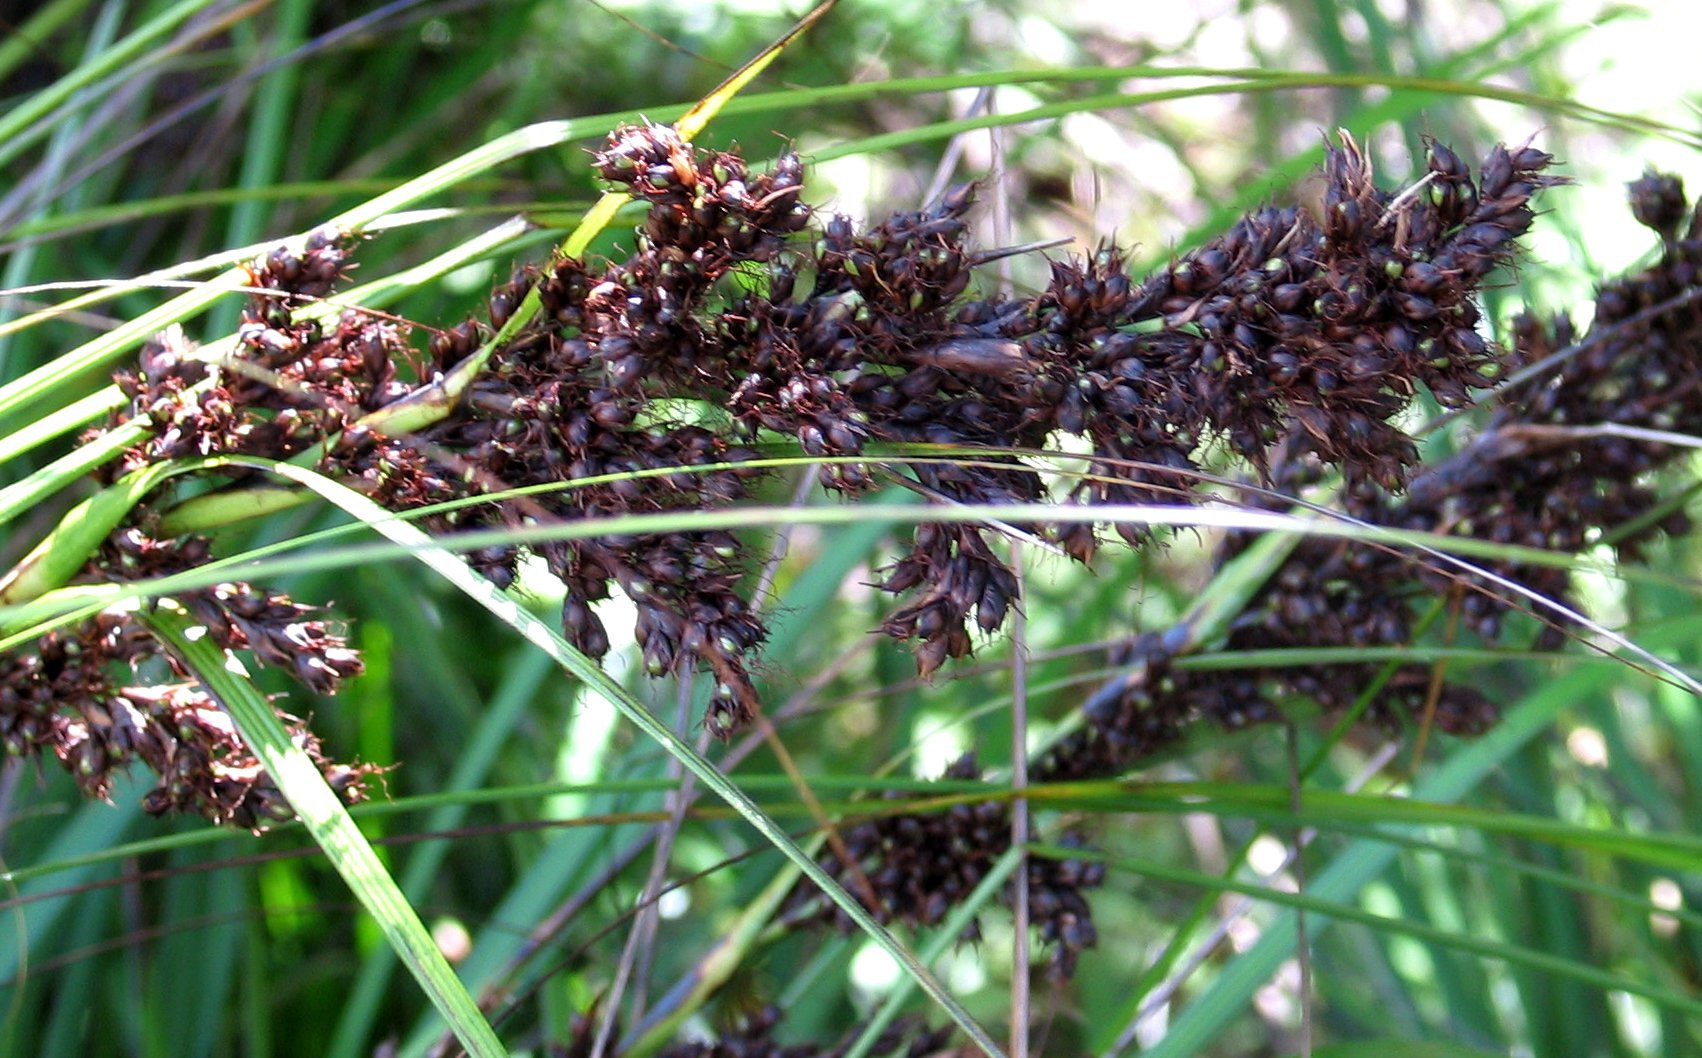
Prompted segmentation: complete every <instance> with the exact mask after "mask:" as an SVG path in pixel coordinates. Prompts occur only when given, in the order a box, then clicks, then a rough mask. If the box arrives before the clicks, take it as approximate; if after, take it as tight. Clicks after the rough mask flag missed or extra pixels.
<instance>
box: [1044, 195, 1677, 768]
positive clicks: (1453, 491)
mask: <svg viewBox="0 0 1702 1058" xmlns="http://www.w3.org/2000/svg"><path fill="white" fill-rule="evenodd" d="M1631 207H1632V213H1633V214H1634V215H1635V216H1636V217H1637V218H1638V220H1640V221H1642V222H1643V223H1644V224H1645V225H1647V226H1648V227H1650V228H1652V229H1653V230H1654V231H1655V232H1656V233H1657V234H1659V235H1660V237H1661V241H1662V247H1661V255H1660V258H1659V259H1658V260H1657V261H1655V262H1654V263H1653V264H1652V265H1650V266H1649V267H1647V268H1645V269H1643V270H1641V271H1639V272H1636V273H1634V274H1632V275H1628V276H1625V277H1622V278H1619V279H1615V280H1611V281H1609V282H1606V283H1604V284H1603V285H1602V286H1601V287H1600V288H1599V290H1598V293H1597V298H1596V311H1595V316H1594V320H1593V322H1592V324H1591V327H1590V329H1589V331H1588V332H1587V333H1586V334H1584V335H1583V336H1581V337H1580V336H1578V335H1577V334H1576V333H1575V331H1574V329H1573V327H1572V325H1571V323H1570V321H1569V320H1568V319H1567V318H1566V317H1565V316H1558V317H1556V318H1554V319H1553V320H1552V321H1549V322H1546V323H1545V322H1541V321H1539V320H1537V319H1535V318H1533V317H1529V316H1526V317H1521V318H1520V319H1519V320H1518V321H1517V322H1516V324H1515V326H1514V329H1513V330H1514V338H1515V342H1516V345H1515V349H1514V351H1513V354H1512V356H1513V358H1514V360H1515V361H1516V362H1517V363H1521V364H1525V365H1529V370H1530V372H1531V374H1530V378H1529V380H1528V381H1521V382H1519V383H1518V384H1513V385H1509V386H1508V387H1507V388H1506V390H1505V392H1504V393H1502V394H1499V395H1498V396H1499V400H1498V401H1497V404H1496V407H1495V409H1494V411H1493V412H1492V413H1491V415H1490V416H1489V418H1488V420H1487V421H1486V423H1485V424H1484V427H1483V429H1482V431H1481V432H1480V433H1478V434H1477V435H1476V436H1475V437H1474V438H1473V439H1472V440H1471V442H1470V443H1468V444H1467V445H1465V446H1464V447H1463V448H1462V449H1461V450H1460V451H1458V452H1456V453H1455V454H1453V455H1452V456H1450V457H1448V458H1447V459H1445V460H1443V461H1441V462H1439V463H1437V464H1435V465H1434V466H1429V467H1425V468H1424V469H1423V470H1422V471H1421V472H1420V473H1418V474H1417V475H1416V476H1414V477H1413V479H1412V481H1411V483H1410V486H1409V487H1408V488H1407V490H1406V491H1405V492H1404V493H1394V492H1391V491H1388V490H1385V489H1381V488H1378V487H1375V486H1373V485H1370V484H1368V483H1360V484H1359V485H1357V486H1355V487H1350V488H1348V489H1346V490H1345V492H1344V493H1343V496H1342V507H1343V509H1344V510H1345V511H1346V512H1347V513H1349V514H1351V515H1353V516H1354V517H1357V518H1360V519H1362V520H1365V521H1368V522H1371V523H1373V524H1377V525H1384V526H1389V527H1394V528H1401V529H1411V530H1420V531H1427V532H1451V533H1457V534H1461V535H1470V536H1475V537H1479V538H1482V539H1488V540H1492V541H1495V542H1497V543H1505V544H1519V545H1524V546H1528V547H1534V548H1541V549H1546V550H1549V551H1554V552H1558V553H1562V554H1566V553H1575V552H1578V551H1580V550H1582V549H1584V548H1586V547H1588V546H1591V545H1592V544H1596V543H1610V544H1611V545H1612V546H1613V548H1614V550H1615V552H1616V553H1617V554H1618V555H1619V556H1620V557H1622V558H1625V559H1635V558H1636V557H1638V556H1639V555H1640V554H1641V551H1642V548H1643V547H1644V546H1645V545H1646V544H1647V543H1648V542H1649V541H1650V540H1652V539H1653V538H1654V537H1655V536H1656V535H1657V534H1659V533H1661V532H1663V531H1664V532H1666V533H1669V534H1677V533H1683V532H1687V531H1688V530H1689V529H1690V522H1689V520H1688V519H1687V518H1686V517H1685V515H1684V514H1683V512H1682V511H1681V510H1675V511H1668V512H1665V513H1663V512H1662V510H1661V508H1660V504H1661V498H1660V496H1659V494H1658V492H1657V491H1656V486H1655V482H1654V481H1653V480H1652V479H1651V474H1653V473H1654V472H1656V471H1658V470H1660V469H1662V468H1663V467H1665V466H1668V465H1670V464H1671V463H1672V462H1673V461H1674V460H1675V459H1678V458H1681V457H1682V456H1683V455H1684V454H1685V452H1686V449H1685V448H1684V447H1683V445H1682V444H1675V443H1672V442H1671V440H1663V439H1662V437H1661V436H1660V434H1661V433H1662V432H1665V433H1667V434H1669V435H1694V434H1696V433H1697V432H1699V431H1702V392H1699V391H1698V387H1697V386H1696V384H1694V383H1693V382H1690V381H1686V380H1690V379H1694V378H1695V377H1697V375H1698V373H1699V371H1702V286H1699V284H1698V278H1699V276H1702V214H1698V212H1696V211H1695V210H1693V209H1692V208H1691V207H1690V206H1689V205H1688V203H1687V201H1686V198H1685V196H1684V192H1683V188H1682V187H1681V185H1680V184H1679V182H1678V181H1677V180H1676V179H1675V178H1672V177H1667V176H1661V175H1657V174H1650V175H1649V176H1646V177H1645V178H1643V179H1642V180H1639V181H1637V182H1636V183H1634V184H1633V185H1632V186H1631ZM1544 365H1547V366H1546V369H1545V368H1544ZM1639 431H1641V432H1639ZM1291 441H1292V443H1291V444H1290V445H1288V446H1285V448H1284V449H1283V451H1282V458H1281V460H1280V461H1279V462H1278V465H1277V466H1276V467H1275V468H1274V472H1275V476H1276V477H1277V478H1278V484H1279V486H1280V489H1279V491H1283V492H1287V493H1289V494H1294V492H1295V491H1296V490H1298V488H1299V487H1300V486H1301V485H1303V484H1306V483H1308V482H1310V481H1315V480H1317V478H1318V477H1319V463H1318V460H1317V458H1316V455H1315V451H1314V449H1313V443H1314V441H1315V439H1314V438H1312V437H1310V436H1304V437H1302V436H1296V437H1294V438H1291ZM1271 502H1275V501H1271ZM1479 568H1480V569H1481V570H1483V571H1484V572H1483V573H1474V572H1469V571H1465V570H1462V569H1461V568H1460V567H1458V566H1452V565H1443V564H1439V563H1435V562H1420V561H1415V559H1414V557H1413V556H1412V555H1410V554H1403V553H1400V552H1397V551H1394V550H1391V549H1386V548H1378V547H1374V546H1370V545H1366V544H1363V543H1356V542H1350V541H1344V540H1330V539H1323V538H1316V539H1310V540H1306V541H1303V542H1302V543H1301V544H1300V545H1299V546H1298V547H1297V549H1296V550H1295V552H1294V553H1293V555H1292V557H1291V558H1290V559H1289V560H1288V561H1287V562H1286V563H1285V564H1284V566H1283V567H1282V568H1281V569H1280V570H1279V571H1278V572H1277V574H1276V575H1275V576H1274V577H1272V578H1271V580H1270V581H1269V582H1268V583H1267V585H1266V586H1265V588H1264V590H1263V591H1262V592H1261V593H1260V595H1259V596H1258V597H1257V598H1256V599H1255V600H1254V601H1253V603H1252V604H1251V605H1249V606H1248V607H1247V608H1246V610H1245V611H1244V612H1243V613H1242V614H1241V615H1240V616H1239V617H1238V619H1237V620H1236V622H1235V624H1234V628H1233V630H1232V631H1231V633H1230V635H1229V637H1228V640H1227V642H1226V643H1225V644H1224V647H1225V649H1228V650H1231V651H1234V650H1248V651H1251V650H1263V649H1271V648H1284V647H1316V646H1398V645H1402V644H1405V643H1409V642H1411V641H1412V639H1413V637H1414V634H1415V625H1416V619H1417V615H1418V613H1419V607H1420V606H1428V605H1431V604H1432V602H1433V600H1435V599H1437V598H1443V599H1449V600H1453V601H1454V602H1453V605H1455V606H1457V610H1458V615H1459V624H1460V626H1461V627H1462V628H1463V629H1464V630H1465V631H1468V632H1470V633H1472V634H1475V635H1476V636H1477V637H1478V638H1479V639H1481V640H1482V641H1484V642H1486V643H1494V642H1496V641H1497V640H1499V639H1501V638H1502V637H1503V618H1504V617H1505V615H1506V614H1507V613H1508V612H1509V611H1515V610H1517V611H1524V612H1529V613H1531V614H1533V615H1534V616H1535V617H1537V618H1539V619H1540V620H1542V621H1543V622H1544V623H1545V625H1544V630H1543V632H1542V633H1541V638H1542V639H1543V640H1544V641H1545V642H1553V641H1554V640H1555V639H1556V638H1557V637H1558V636H1559V635H1561V634H1563V633H1564V631H1565V630H1566V628H1565V621H1564V620H1562V619H1560V618H1559V617H1558V616H1557V615H1556V614H1555V613H1554V612H1552V611H1550V610H1547V609H1546V608H1544V607H1543V606H1542V605H1540V604H1539V603H1536V602H1533V601H1531V600H1530V599H1529V598H1527V597H1525V596H1523V595H1518V594H1513V593H1510V592H1509V591H1508V590H1507V589H1506V588H1505V586H1504V585H1505V583H1506V582H1508V581H1511V582H1513V583H1516V584H1518V585H1520V586H1522V587H1523V588H1525V589H1528V590H1531V591H1533V592H1534V593H1535V594H1536V595H1537V596H1539V597H1540V598H1543V599H1550V600H1555V601H1560V602H1564V601H1566V600H1567V599H1568V598H1569V596H1570V590H1569V588H1570V585H1569V582H1568V578H1567V575H1566V572H1565V571H1564V570H1561V569H1555V568H1552V567H1547V566H1535V565H1528V564H1520V563H1517V562H1511V561H1502V560H1495V561H1490V562H1485V563H1479ZM1116 660H1118V661H1119V662H1122V663H1127V664H1130V665H1131V666H1132V669H1131V671H1132V675H1130V676H1128V677H1125V678H1123V679H1120V680H1118V681H1115V682H1113V683H1111V684H1108V685H1106V687H1104V688H1102V689H1101V690H1100V692H1099V693H1097V694H1095V695H1094V696H1093V697H1092V698H1091V699H1090V701H1089V703H1088V707H1087V711H1086V712H1087V719H1088V721H1089V722H1088V724H1087V725H1086V726H1085V727H1084V729H1083V730H1082V731H1081V732H1079V733H1078V734H1076V735H1074V736H1072V737H1071V738H1070V739H1069V740H1067V741H1066V742H1065V743H1064V744H1062V745H1060V746H1058V747H1056V748H1055V749H1054V750H1053V751H1052V752H1051V753H1050V754H1049V755H1048V756H1047V758H1046V759H1045V760H1044V761H1043V762H1041V764H1040V766H1039V769H1038V770H1039V772H1040V774H1042V775H1044V776H1045V777H1048V778H1055V779H1067V778H1078V777H1084V776H1089V775H1106V774H1114V773H1116V772H1119V771H1122V770H1125V769H1127V768H1128V767H1130V766H1132V765H1134V764H1136V763H1138V762H1139V761H1140V760H1141V759H1142V758H1143V757H1145V756H1146V755H1147V754H1148V753H1150V752H1151V751H1152V750H1153V749H1155V748H1157V747H1159V746H1161V745H1164V744H1166V743H1168V742H1171V741H1173V740H1174V739H1175V738H1176V737H1177V736H1178V735H1179V734H1180V733H1181V731H1182V730H1183V729H1184V728H1185V727H1186V726H1187V725H1188V724H1190V723H1192V722H1195V721H1197V720H1200V719H1208V720H1211V721H1213V722H1216V723H1218V724H1221V725H1223V726H1226V727H1230V728H1236V727H1241V726H1244V725H1246V724H1247V723H1250V722H1258V721H1262V720H1271V719H1276V718H1277V717H1279V716H1280V715H1281V714H1280V713H1279V711H1278V710H1277V708H1276V707H1275V705H1274V704H1273V699H1274V698H1275V696H1276V695H1277V694H1278V693H1281V694H1290V695H1296V694H1297V695H1302V696H1305V697H1307V698H1310V699H1312V700H1314V701H1316V702H1318V703H1320V704H1321V705H1323V706H1324V707H1325V708H1326V709H1328V710H1331V711H1340V710H1342V709H1345V708H1348V707H1349V706H1351V705H1353V704H1354V702H1355V701H1356V700H1357V699H1358V698H1359V697H1360V696H1361V695H1362V694H1363V693H1364V692H1366V690H1367V689H1369V688H1373V687H1375V686H1377V682H1376V681H1377V680H1378V679H1379V675H1378V673H1379V666H1377V665H1373V664H1353V665H1337V666H1304V667H1297V668H1273V669H1268V670H1259V669H1242V670H1237V671H1235V672H1233V673H1227V674H1221V673H1209V672H1184V671H1179V670H1176V669H1174V668H1173V667H1171V664H1170V663H1171V662H1172V661H1173V660H1174V658H1173V652H1171V651H1167V650H1166V649H1165V647H1164V645H1163V639H1162V637H1160V636H1144V637H1141V638H1139V639H1137V640H1134V641H1132V642H1131V643H1130V644H1128V645H1127V646H1125V647H1124V648H1123V650H1122V652H1121V654H1120V656H1119V657H1118V658H1117V659H1116ZM1369 715H1370V716H1371V717H1372V718H1373V719H1377V720H1381V721H1382V722H1385V723H1390V724H1398V723H1402V722H1408V721H1413V720H1418V719H1421V718H1423V717H1424V716H1426V715H1429V716H1431V717H1433V718H1434V721H1435V723H1436V724H1437V726H1438V727H1440V728H1441V729H1443V730H1444V731H1449V732H1452V733H1457V734H1470V733H1476V732H1479V731H1482V730H1484V729H1485V728H1487V727H1488V726H1490V725H1491V724H1492V723H1493V722H1494V720H1495V718H1496V710H1495V707H1494V705H1493V703H1491V702H1490V701H1489V700H1488V699H1487V698H1486V697H1485V696H1484V695H1483V694H1482V693H1481V692H1480V691H1479V690H1478V689H1476V688H1474V687H1472V686H1470V685H1468V684H1466V683H1463V682H1458V681H1438V680H1437V679H1436V678H1435V675H1434V674H1433V672H1432V670H1431V669H1429V668H1428V667H1424V666H1410V665H1408V666H1400V667H1397V668H1396V669H1395V670H1394V672H1393V673H1392V674H1391V675H1390V676H1389V677H1388V679H1387V681H1386V682H1385V683H1383V684H1382V686H1381V690H1380V691H1379V693H1378V694H1377V695H1376V696H1375V698H1374V699H1373V701H1372V705H1371V708H1370V710H1369Z"/></svg>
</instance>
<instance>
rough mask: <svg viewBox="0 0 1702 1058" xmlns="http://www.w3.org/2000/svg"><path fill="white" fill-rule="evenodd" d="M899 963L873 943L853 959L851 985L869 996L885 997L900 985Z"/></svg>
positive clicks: (862, 949) (859, 950)
mask: <svg viewBox="0 0 1702 1058" xmlns="http://www.w3.org/2000/svg"><path fill="white" fill-rule="evenodd" d="M902 972H903V971H902V969H901V968H900V967H899V965H898V961H897V960H895V959H894V958H893V957H892V956H890V955H888V954H887V953H886V952H885V951H884V950H882V949H881V948H880V947H878V946H876V945H875V944H874V943H873V942H870V943H867V944H864V945H863V946H862V947H861V948H859V949H857V954H856V955H855V956H853V957H852V959H851V983H852V984H853V985H855V986H856V988H857V990H858V991H859V992H862V993H863V994H864V995H867V996H871V997H873V996H879V995H884V994H885V993H887V992H890V991H892V987H893V986H894V985H896V984H898V975H899V974H900V973H902Z"/></svg>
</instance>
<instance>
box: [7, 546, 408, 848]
mask: <svg viewBox="0 0 1702 1058" xmlns="http://www.w3.org/2000/svg"><path fill="white" fill-rule="evenodd" d="M102 557H103V561H104V563H105V566H106V568H108V569H110V570H115V571H116V570H126V571H129V572H132V573H135V574H138V575H147V576H152V575H158V574H160V573H164V572H170V571H172V569H173V568H174V567H175V568H186V567H187V566H188V565H194V564H199V563H200V562H204V561H206V553H205V542H204V541H191V543H190V544H188V545H187V546H184V547H178V546H176V545H160V544H157V543H156V542H154V541H151V540H148V539H147V538H146V537H143V536H142V535H141V534H139V533H137V532H135V531H134V530H131V531H128V532H125V533H121V534H119V535H118V536H116V537H114V539H113V541H112V542H111V543H110V544H109V546H108V548H107V552H106V554H105V555H103V556H102ZM182 601H183V602H184V603H185V604H186V605H187V606H188V607H189V608H190V609H191V611H192V612H194V613H195V614H196V615H197V616H198V617H199V618H200V619H201V620H202V621H204V622H206V624H207V627H208V628H209V629H210V630H211V634H212V635H213V637H214V639H215V640H216V641H218V642H220V643H221V644H222V645H224V646H226V647H231V648H237V647H248V648H250V649H252V650H253V652H254V655H255V657H256V659H257V660H261V661H264V662H266V663H268V664H273V665H278V666H279V667H282V668H284V669H285V671H288V672H291V673H292V674H294V675H295V676H296V677H297V678H298V679H300V680H301V681H302V682H303V683H304V684H307V685H308V686H310V687H313V688H314V689H316V690H319V691H321V692H322V693H330V692H331V691H333V690H335V688H336V684H337V682H338V680H339V679H341V678H343V677H346V676H351V675H354V674H356V673H358V672H359V671H360V664H359V659H358V658H357V657H356V656H355V655H354V653H353V652H352V651H350V650H348V649H347V648H346V647H344V646H343V644H342V640H341V639H340V638H338V637H336V636H334V635H332V634H331V633H329V632H328V631H327V630H326V628H325V626H324V625H323V624H322V623H320V622H319V621H316V620H312V619H310V618H309V616H308V610H307V608H306V607H300V606H297V605H295V604H293V603H291V602H290V601H289V600H288V599H286V598H283V597H281V596H266V595H263V594H257V593H255V592H254V591H253V589H251V588H248V587H247V586H245V585H221V586H219V587H218V588H213V589H207V590H204V591H199V592H191V593H186V594H185V595H184V596H183V597H182ZM162 671H163V672H166V673H169V674H170V676H169V680H168V681H165V682H162V681H161V679H160V674H161V672H162ZM280 719H282V720H283V721H284V723H285V725H286V726H287V727H288V728H289V730H290V732H291V734H292V735H293V736H294V738H295V741H296V744H297V745H298V746H299V747H301V749H303V750H304V751H305V752H306V753H307V754H308V756H309V757H310V758H312V760H313V761H314V762H315V763H316V764H318V765H319V767H320V770H321V771H322V772H323V774H324V776H325V779H326V781H327V782H328V783H329V784H330V785H331V788H332V789H333V790H335V791H336V792H337V793H338V794H339V795H340V796H342V797H343V798H345V799H346V800H349V801H351V802H353V801H359V800H362V799H364V797H365V796H366V780H367V778H368V776H370V775H371V774H373V772H374V771H375V769H373V768H371V767H369V766H362V765H355V766H348V765H343V764H338V763H336V762H334V761H331V760H329V759H328V758H326V757H325V756H324V754H323V752H322V751H321V748H320V743H319V740H318V739H317V738H316V737H315V736H314V735H313V733H312V732H310V731H309V730H308V729H307V727H306V726H305V725H304V724H303V723H302V722H301V721H300V720H298V719H296V718H295V717H293V716H290V715H289V714H287V713H280ZM0 738H4V740H5V748H6V751H7V752H8V753H9V754H11V755H13V756H28V757H40V756H42V755H43V754H44V753H51V754H52V755H53V756H55V757H57V758H58V759H59V761H60V763H61V764H62V765H63V766H64V767H65V769H66V771H68V772H69V773H70V774H71V776H72V778H74V779H75V780H76V781H77V783H78V784H79V785H80V786H81V787H82V788H83V789H84V791H85V792H86V793H88V794H89V796H91V797H100V798H105V797H107V796H108V795H109V794H110V792H111V789H112V783H113V781H114V778H115V773H116V772H118V771H121V770H123V769H125V768H127V767H128V766H129V765H130V764H131V763H132V762H134V761H140V762H141V763H142V764H143V765H144V766H146V767H147V768H149V769H151V770H152V771H153V772H154V773H155V774H156V775H157V776H158V781H157V782H156V784H155V786H154V788H153V789H152V790H151V791H149V792H148V794H147V795H146V796H145V797H144V798H143V800H142V807H143V808H144V809H145V810H147V811H148V812H150V813H152V814H154V815H161V814H164V813H168V812H189V813H194V814H197V815H200V816H202V817H204V818H206V819H207V820H209V821H211V822H213V823H218V824H229V825H232V826H238V827H243V828H246V829H251V830H258V829H263V828H264V827H266V826H267V825H269V824H271V823H276V822H278V821H280V820H285V819H289V818H290V817H291V815H292V810H291V809H290V806H289V804H288V803H287V802H286V801H285V800H284V798H283V796H282V794H280V793H279V791H278V788H277V786H276V784H275V783H273V781H272V779H271V777H270V776H268V775H267V774H266V772H265V769H264V768H263V767H262V766H261V764H260V762H259V761H258V760H257V759H256V758H255V756H254V754H253V752H252V751H251V750H250V749H249V748H248V746H247V744H246V743H245V742H244V741H243V740H242V738H241V736H240V735H238V733H237V731H236V729H235V727H234V726H233V725H232V723H231V721H230V718H229V717H228V716H227V715H226V714H225V712H224V710H223V709H222V708H221V707H220V705H219V703H218V702H217V701H215V700H214V699H213V698H212V697H210V696H209V695H208V694H207V693H206V691H204V690H203V689H201V688H200V687H199V686H198V685H197V684H195V683H193V682H190V680H189V674H188V672H186V671H185V670H184V668H183V667H182V666H181V665H180V664H179V663H178V661H177V659H176V658H174V657H172V656H171V655H170V654H169V653H167V652H166V651H165V650H164V649H163V648H162V646H161V645H160V643H159V641H158V640H156V639H154V638H153V636H152V635H151V634H150V633H149V632H148V631H147V630H146V629H145V628H144V627H143V625H142V624H141V622H139V621H137V620H136V619H135V617H134V616H133V615H130V614H124V613H118V612H106V613H101V614H99V615H97V616H95V617H93V618H91V619H89V620H87V621H84V622H82V623H81V624H79V625H76V626H74V627H72V628H69V629H66V630H63V631H59V632H53V633H50V634H48V635H46V636H44V637H42V639H41V640H39V641H38V642H37V643H36V644H35V646H34V649H32V650H29V651H20V652H15V653H12V654H9V655H5V656H3V657H0Z"/></svg>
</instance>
